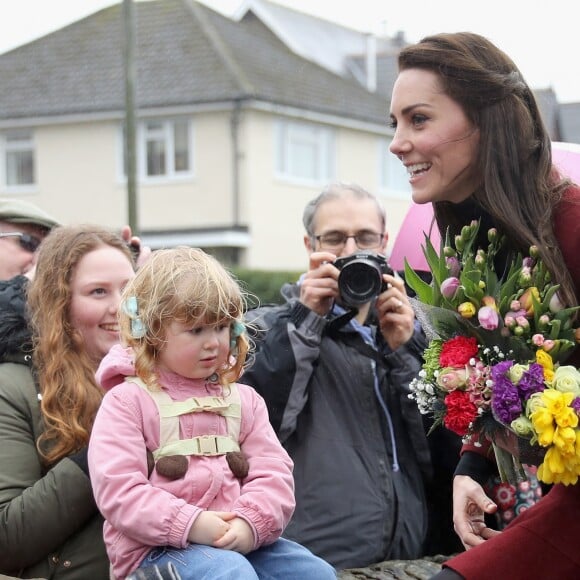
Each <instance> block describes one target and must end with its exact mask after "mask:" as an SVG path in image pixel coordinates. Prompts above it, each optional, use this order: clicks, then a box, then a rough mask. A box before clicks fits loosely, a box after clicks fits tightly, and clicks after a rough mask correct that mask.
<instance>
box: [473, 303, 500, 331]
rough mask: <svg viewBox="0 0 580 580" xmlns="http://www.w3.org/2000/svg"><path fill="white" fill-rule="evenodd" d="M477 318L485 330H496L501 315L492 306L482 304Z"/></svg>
mask: <svg viewBox="0 0 580 580" xmlns="http://www.w3.org/2000/svg"><path fill="white" fill-rule="evenodd" d="M477 319H478V320H479V324H481V326H482V328H485V330H495V329H496V328H497V327H498V326H499V316H498V315H497V312H496V310H495V309H494V308H492V307H491V306H482V307H481V308H480V309H479V311H478V313H477Z"/></svg>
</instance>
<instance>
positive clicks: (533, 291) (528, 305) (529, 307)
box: [520, 286, 540, 316]
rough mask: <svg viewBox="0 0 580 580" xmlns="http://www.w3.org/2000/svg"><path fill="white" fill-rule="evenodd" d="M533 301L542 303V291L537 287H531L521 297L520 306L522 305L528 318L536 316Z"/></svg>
mask: <svg viewBox="0 0 580 580" xmlns="http://www.w3.org/2000/svg"><path fill="white" fill-rule="evenodd" d="M532 297H533V298H532ZM533 300H535V301H536V302H540V291H539V290H538V289H537V288H536V287H535V286H530V287H529V288H528V289H527V290H526V291H525V292H524V293H523V294H522V295H521V296H520V304H521V305H522V308H523V309H524V310H525V311H526V314H527V316H533V315H534V303H533Z"/></svg>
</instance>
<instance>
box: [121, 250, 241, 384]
mask: <svg viewBox="0 0 580 580" xmlns="http://www.w3.org/2000/svg"><path fill="white" fill-rule="evenodd" d="M245 307H246V296H245V294H244V292H243V291H242V289H241V288H240V285H239V284H238V282H237V281H236V280H235V279H234V277H233V276H232V275H231V274H230V273H229V272H228V271H227V270H226V269H225V268H224V267H223V266H222V265H221V264H220V263H219V262H218V261H217V260H216V259H215V258H214V257H213V256H210V255H209V254H206V253H205V252H204V251H203V250H200V249H199V248H189V247H184V246H183V247H178V248H173V249H169V250H157V251H155V252H153V254H152V255H151V257H150V258H149V260H148V261H147V262H146V263H145V264H144V265H143V266H142V267H141V268H140V269H139V270H138V272H137V275H136V276H135V278H134V279H133V280H131V281H130V282H129V284H128V285H127V286H126V287H125V290H124V291H123V296H122V302H121V308H120V310H119V323H120V332H121V342H122V343H123V344H125V345H126V346H130V347H132V349H133V352H134V355H135V369H136V374H137V376H139V377H140V378H141V379H142V380H143V381H145V383H147V384H148V385H149V386H151V387H153V388H158V387H159V383H158V376H157V373H156V372H155V368H156V366H157V365H156V359H157V355H158V353H159V351H160V350H161V348H162V346H163V344H164V343H165V340H166V335H167V329H168V327H169V325H170V324H171V323H172V322H174V321H175V322H179V323H182V324H187V325H189V324H191V325H192V326H195V325H197V324H216V325H219V324H228V325H229V326H230V333H231V334H230V336H231V339H232V346H231V347H230V353H229V356H228V361H227V362H226V364H225V365H224V367H223V368H221V369H218V371H217V373H218V376H219V382H220V383H221V384H222V385H224V386H226V385H227V384H229V383H231V382H235V381H236V380H237V379H238V378H239V377H240V375H241V374H242V370H243V368H244V363H245V361H246V356H247V354H248V351H249V348H250V343H249V340H248V337H247V334H246V333H245V332H243V331H242V330H243V326H242V324H243V323H242V317H243V314H244V310H245Z"/></svg>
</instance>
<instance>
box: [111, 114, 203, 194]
mask: <svg viewBox="0 0 580 580" xmlns="http://www.w3.org/2000/svg"><path fill="white" fill-rule="evenodd" d="M149 123H151V124H153V123H155V124H159V125H160V126H159V127H158V128H157V129H151V130H149V128H148V124H149ZM178 123H183V124H184V125H185V126H186V129H187V136H186V142H187V147H188V150H187V152H186V155H187V162H188V165H189V167H188V169H187V170H176V169H175V165H176V163H175V162H176V148H175V135H176V130H175V127H176V124H178ZM156 134H157V140H158V141H162V143H163V150H164V153H163V155H164V158H165V159H164V163H165V172H164V173H159V174H156V175H149V174H148V173H147V170H148V144H149V143H150V142H154V141H155V137H156ZM119 136H120V137H119V143H120V146H119V167H120V172H119V173H120V178H121V180H126V179H127V171H126V163H125V159H124V139H125V127H124V124H121V126H120V129H119ZM136 142H137V143H136V163H137V179H138V181H139V183H144V184H147V183H161V182H163V183H165V182H170V181H182V180H188V179H191V178H192V177H194V176H195V166H194V123H193V119H191V118H189V117H163V118H146V119H141V120H139V121H138V123H137V128H136Z"/></svg>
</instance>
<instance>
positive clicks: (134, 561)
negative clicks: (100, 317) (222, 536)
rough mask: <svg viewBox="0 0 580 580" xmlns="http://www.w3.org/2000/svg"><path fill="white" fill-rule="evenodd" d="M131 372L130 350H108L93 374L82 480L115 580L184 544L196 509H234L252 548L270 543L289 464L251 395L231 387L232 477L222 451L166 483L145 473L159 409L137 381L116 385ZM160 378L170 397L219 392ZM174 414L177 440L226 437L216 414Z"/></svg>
mask: <svg viewBox="0 0 580 580" xmlns="http://www.w3.org/2000/svg"><path fill="white" fill-rule="evenodd" d="M133 375H134V368H133V363H132V358H131V351H130V350H129V349H124V348H122V347H120V346H115V347H113V348H112V349H111V351H110V353H109V354H108V355H107V356H106V357H105V358H104V359H103V361H102V363H101V365H100V367H99V370H98V371H97V381H98V382H99V383H100V384H101V385H102V386H103V387H104V388H105V389H107V390H108V392H107V393H106V395H105V397H104V399H103V402H102V404H101V407H100V409H99V412H98V413H97V417H96V419H95V424H94V427H93V431H92V435H91V442H90V445H89V468H90V473H91V482H92V485H93V490H94V493H95V499H96V502H97V505H98V507H99V509H100V511H101V512H102V514H103V516H104V517H105V519H106V522H105V526H104V537H105V543H106V546H107V552H108V555H109V558H110V560H111V564H112V566H113V573H114V575H115V576H116V577H118V578H119V577H120V578H123V577H125V576H126V575H127V574H129V573H130V572H132V571H133V570H135V569H136V568H137V566H138V565H139V564H140V562H141V561H142V560H143V558H144V557H145V556H146V554H147V553H148V552H149V551H150V550H151V549H152V548H153V547H154V546H164V545H169V546H174V547H185V546H186V545H187V537H188V533H189V530H190V528H191V526H192V524H193V522H194V521H195V519H196V517H197V516H198V515H199V513H200V512H201V511H202V510H216V511H233V512H235V513H236V514H237V515H238V516H239V517H241V518H243V519H244V520H245V521H247V522H248V523H249V524H250V526H251V527H252V529H253V531H254V538H255V543H254V548H258V547H260V546H262V545H264V544H269V543H272V542H274V541H275V540H277V539H278V538H279V537H280V536H281V534H282V532H283V530H284V528H285V527H286V525H287V524H288V521H289V520H290V517H291V516H292V513H293V511H294V507H295V501H294V481H293V477H292V467H293V465H292V460H291V459H290V457H289V456H288V454H287V453H286V451H285V450H284V448H283V447H282V446H281V445H280V443H279V442H278V438H277V437H276V434H275V433H274V431H273V429H272V427H271V426H270V422H269V420H268V412H267V410H266V405H265V404H264V401H263V399H262V398H261V397H260V395H258V394H257V393H256V392H255V391H254V390H253V389H252V388H251V387H247V386H245V385H242V384H239V385H238V389H239V393H240V398H241V406H242V420H241V428H240V438H239V444H240V447H241V450H242V452H243V453H244V455H245V456H246V458H247V459H248V461H249V464H250V471H249V473H248V476H247V477H246V478H245V479H244V480H243V481H242V482H241V483H240V480H239V479H237V478H236V477H235V476H234V475H233V473H232V472H231V470H230V468H229V466H228V464H227V462H226V459H225V456H223V455H220V456H202V457H194V456H192V457H190V458H189V468H188V472H187V473H186V475H185V476H184V477H183V478H181V479H177V480H173V481H172V480H169V479H167V478H165V477H163V476H160V475H158V474H157V472H156V471H153V472H152V474H151V476H150V477H148V475H147V457H146V452H147V449H150V450H154V449H157V447H159V437H160V435H159V430H160V423H159V414H158V411H157V406H156V404H155V402H154V401H153V399H152V398H151V397H150V396H149V395H148V394H147V393H146V392H145V391H144V390H143V389H142V388H141V387H139V386H138V385H136V384H135V383H131V382H125V381H124V377H126V376H133ZM160 378H161V381H160V382H161V385H162V387H163V389H164V390H165V391H166V392H167V393H168V394H169V395H170V396H171V398H172V399H173V400H176V401H183V400H185V399H187V398H189V397H194V396H197V397H200V396H208V395H214V396H220V395H221V394H222V393H221V387H219V385H207V384H206V382H205V381H204V380H191V379H185V378H183V377H181V376H178V375H174V374H172V373H162V374H161V377H160ZM113 387H114V388H113ZM109 389H110V390H109ZM179 420H180V433H181V436H182V437H186V438H190V437H195V436H197V435H209V434H212V435H218V434H219V435H227V427H226V421H225V419H224V417H222V416H221V415H218V414H216V413H211V412H204V413H194V414H193V413H192V414H187V415H182V416H181V417H180V419H179Z"/></svg>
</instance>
